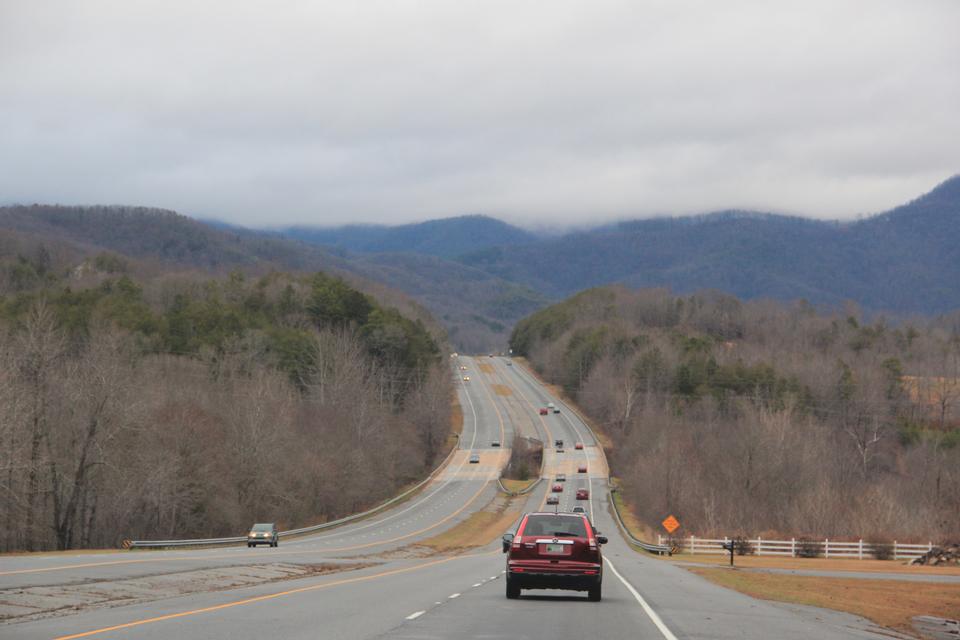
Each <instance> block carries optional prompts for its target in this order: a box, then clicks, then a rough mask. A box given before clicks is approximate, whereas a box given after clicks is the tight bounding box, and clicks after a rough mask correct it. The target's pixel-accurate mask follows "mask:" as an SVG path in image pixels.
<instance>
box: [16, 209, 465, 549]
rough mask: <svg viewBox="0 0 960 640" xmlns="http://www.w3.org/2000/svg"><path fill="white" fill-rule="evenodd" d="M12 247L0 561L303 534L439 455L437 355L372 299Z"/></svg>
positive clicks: (276, 278) (316, 280)
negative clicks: (156, 541) (176, 541)
mask: <svg viewBox="0 0 960 640" xmlns="http://www.w3.org/2000/svg"><path fill="white" fill-rule="evenodd" d="M159 219H161V220H162V217H161V218H159ZM177 222H178V221H177V220H176V219H174V223H177ZM184 226H185V228H186V229H188V230H189V229H191V228H193V227H192V226H191V225H189V224H185V225H184ZM161 228H162V229H166V227H163V226H161ZM32 231H34V232H36V231H38V230H37V229H36V228H34V229H32ZM22 233H23V234H24V235H23V236H21V235H18V234H17V232H10V231H7V232H6V233H5V234H4V235H2V236H0V242H2V249H3V251H4V252H9V251H10V250H15V253H14V254H13V255H12V256H11V255H10V254H9V253H5V254H3V256H2V257H0V274H2V276H3V277H2V278H0V354H2V357H3V361H4V367H3V375H2V376H0V424H2V425H3V427H2V429H0V468H2V469H7V470H10V473H8V474H5V477H4V480H3V489H4V492H5V494H6V496H7V497H8V498H9V499H7V500H3V501H0V520H2V521H3V522H4V523H7V525H6V526H4V527H3V530H2V531H0V550H3V551H6V550H21V549H28V550H41V549H49V548H59V549H69V548H75V547H89V546H99V547H102V546H116V545H117V544H119V541H120V540H121V538H123V537H132V538H173V537H185V538H193V537H211V536H213V537H216V536H223V535H236V534H237V533H238V532H241V531H244V530H245V528H246V527H248V526H249V524H250V523H251V522H258V521H277V522H278V523H280V524H281V526H282V527H284V528H289V527H295V526H300V525H306V524H312V523H316V522H321V521H324V520H329V519H333V518H336V517H339V516H343V515H346V514H348V513H354V512H356V511H361V510H363V509H364V508H365V507H368V506H371V505H372V504H374V503H376V502H379V501H382V500H383V499H385V497H386V496H389V495H392V494H393V493H395V492H396V491H397V489H398V488H399V487H400V486H403V485H406V484H409V483H410V482H412V481H414V480H416V479H418V478H422V477H423V476H424V475H425V474H426V473H427V472H428V470H429V469H431V468H432V467H433V465H434V464H435V463H436V462H437V460H438V458H439V456H442V455H443V454H444V453H445V452H446V444H447V441H448V435H449V430H450V401H451V398H452V388H451V381H450V373H449V366H448V365H447V363H446V358H445V357H444V356H443V355H442V353H443V352H445V351H446V348H445V346H446V345H443V344H441V343H440V342H439V341H438V339H437V338H436V337H435V336H434V335H431V333H430V331H428V329H427V327H426V325H425V324H424V323H423V322H422V321H421V320H419V319H417V318H412V317H409V316H407V315H405V314H404V313H402V312H401V311H399V310H398V309H396V308H395V307H393V306H391V305H390V304H389V302H386V301H385V300H384V299H383V298H382V297H380V296H377V295H372V294H370V293H367V292H364V291H361V290H358V289H357V288H354V287H353V286H351V285H350V284H349V283H347V282H345V281H344V280H342V279H340V278H337V277H334V276H331V275H328V274H325V273H321V272H314V273H311V274H302V273H298V274H293V273H284V272H279V271H275V270H270V271H269V272H268V273H265V274H263V275H253V274H245V273H244V272H243V271H242V270H239V269H235V270H232V271H231V272H230V273H229V275H215V274H211V273H210V272H209V271H203V270H200V269H193V270H183V269H179V270H173V271H171V270H169V268H170V263H166V262H165V263H163V264H152V265H146V266H145V265H142V264H138V263H137V262H136V261H135V260H133V259H132V258H129V257H127V256H123V255H121V254H119V253H113V252H102V251H101V252H99V253H95V254H93V255H87V254H86V253H85V250H86V249H89V247H84V246H81V245H80V244H78V242H74V243H71V242H68V241H67V240H64V239H62V238H64V237H67V236H66V234H61V236H60V237H61V240H59V241H56V242H53V241H51V240H47V241H44V242H36V239H35V238H34V237H33V236H32V235H31V234H30V233H27V232H22ZM98 233H100V232H98ZM102 233H108V232H107V231H105V230H104V231H103V232H102ZM11 234H13V235H11ZM78 235H79V233H78ZM118 237H123V233H122V232H120V233H118ZM168 237H169V236H168ZM87 238H88V239H89V235H88V236H87ZM74 240H76V237H74ZM133 241H134V240H133V238H132V237H130V236H129V235H128V236H127V240H125V242H133ZM31 242H36V243H35V244H31ZM98 242H106V241H105V240H104V239H103V238H98ZM117 244H120V243H119V242H118V243H117ZM148 246H149V247H153V246H155V245H153V244H149V243H148ZM160 246H163V245H162V242H161V243H160ZM141 250H142V251H146V249H145V248H143V247H141ZM199 250H202V247H201V248H200V249H199ZM175 255H180V254H179V252H177V253H176V254H175ZM224 255H230V254H229V252H227V253H225V254H224ZM71 259H72V260H76V262H73V263H70V262H69V261H70V260H71ZM71 264H72V266H71ZM164 266H165V267H167V270H165V269H163V268H162V267H164ZM28 443H32V445H28ZM14 470H16V473H14ZM118 487H120V488H122V490H119V491H118V490H117V488H118Z"/></svg>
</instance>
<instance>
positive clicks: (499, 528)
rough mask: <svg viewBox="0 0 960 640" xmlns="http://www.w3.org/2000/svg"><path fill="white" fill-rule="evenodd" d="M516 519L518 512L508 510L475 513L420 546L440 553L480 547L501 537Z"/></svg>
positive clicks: (518, 515)
mask: <svg viewBox="0 0 960 640" xmlns="http://www.w3.org/2000/svg"><path fill="white" fill-rule="evenodd" d="M508 504H509V503H508ZM518 517H520V512H519V511H511V510H509V509H504V510H502V511H477V512H476V513H474V514H473V515H471V516H470V517H469V518H467V519H466V520H464V521H463V522H461V523H460V524H458V525H457V526H455V527H453V528H451V529H448V530H447V531H444V532H443V533H441V534H439V535H436V536H433V537H432V538H428V539H427V540H424V541H423V542H421V543H420V545H421V546H425V547H429V548H431V549H433V550H434V551H437V552H440V553H445V552H449V551H458V550H461V549H470V548H473V547H482V546H484V545H487V544H490V543H491V542H493V541H494V540H496V539H497V538H499V537H500V536H502V535H503V532H504V531H506V530H507V529H508V528H509V527H510V525H511V524H513V522H514V520H516V519H517V518H518Z"/></svg>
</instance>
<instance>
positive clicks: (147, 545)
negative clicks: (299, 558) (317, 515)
mask: <svg viewBox="0 0 960 640" xmlns="http://www.w3.org/2000/svg"><path fill="white" fill-rule="evenodd" d="M459 440H460V436H459V434H457V446H455V447H454V448H453V449H451V450H450V453H448V454H447V457H446V458H444V459H443V462H441V463H440V464H439V465H438V466H437V468H436V469H434V470H433V471H431V472H430V475H428V476H427V477H426V478H424V479H423V480H421V481H420V482H418V483H417V484H415V485H414V486H412V487H410V488H409V489H407V490H406V491H404V492H403V493H401V494H400V495H397V496H394V497H393V498H391V499H389V500H387V501H386V502H384V503H382V504H379V505H377V506H376V507H373V508H372V509H367V510H366V511H364V512H362V513H355V514H353V515H350V516H346V517H344V518H339V519H338V520H331V521H330V522H324V523H323V524H315V525H312V526H309V527H300V528H299V529H291V530H289V531H281V532H279V533H278V534H277V535H278V536H279V537H281V538H287V537H290V536H298V535H302V534H304V533H313V532H315V531H323V530H324V529H330V528H332V527H336V526H338V525H341V524H346V523H348V522H352V521H354V520H359V519H361V518H365V517H366V516H369V515H371V514H374V513H376V512H378V511H381V510H383V509H385V508H387V507H389V506H390V505H392V504H394V503H396V502H398V501H400V500H403V499H404V498H406V497H407V496H409V495H410V494H411V493H414V492H415V491H417V490H418V489H420V488H421V487H423V486H424V485H426V484H427V483H428V482H430V481H431V480H433V479H434V478H435V477H436V476H437V475H438V474H439V473H440V472H441V471H443V469H444V468H445V467H446V466H447V465H448V464H449V463H450V460H452V459H453V456H454V454H455V453H456V452H457V451H460V442H459ZM246 541H247V536H234V537H231V538H200V539H196V540H124V541H123V544H122V545H121V546H122V547H123V548H124V549H157V548H162V547H201V546H203V547H205V546H216V545H220V544H238V543H240V542H246Z"/></svg>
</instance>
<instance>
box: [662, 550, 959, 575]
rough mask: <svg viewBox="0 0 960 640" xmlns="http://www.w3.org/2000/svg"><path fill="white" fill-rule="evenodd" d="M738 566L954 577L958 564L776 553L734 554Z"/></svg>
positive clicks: (684, 559)
mask: <svg viewBox="0 0 960 640" xmlns="http://www.w3.org/2000/svg"><path fill="white" fill-rule="evenodd" d="M664 559H668V560H670V561H672V562H676V563H678V564H683V563H696V564H715V565H718V566H725V565H727V564H728V563H729V562H730V557H729V556H727V555H702V554H696V555H691V554H687V553H684V554H680V555H675V556H673V557H672V558H667V557H666V556H664ZM734 562H735V563H736V565H737V566H738V567H744V568H756V569H791V570H804V569H809V570H815V571H858V572H861V573H903V574H911V575H927V576H949V575H953V576H958V575H960V567H924V566H919V565H909V564H904V561H903V560H854V559H852V558H789V557H787V558H784V557H779V556H736V557H735V558H734Z"/></svg>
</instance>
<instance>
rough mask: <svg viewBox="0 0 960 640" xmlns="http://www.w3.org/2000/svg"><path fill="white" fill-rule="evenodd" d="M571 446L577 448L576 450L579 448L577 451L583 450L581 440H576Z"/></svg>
mask: <svg viewBox="0 0 960 640" xmlns="http://www.w3.org/2000/svg"><path fill="white" fill-rule="evenodd" d="M573 448H574V449H577V450H579V451H582V450H583V443H582V442H578V443H577V444H575V445H573Z"/></svg>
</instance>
